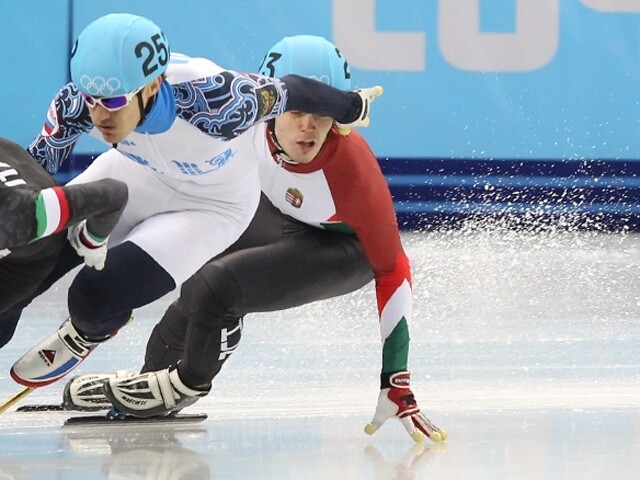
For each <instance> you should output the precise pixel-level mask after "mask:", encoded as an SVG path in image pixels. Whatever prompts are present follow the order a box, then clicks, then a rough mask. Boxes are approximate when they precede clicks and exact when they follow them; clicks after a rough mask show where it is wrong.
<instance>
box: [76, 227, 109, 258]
mask: <svg viewBox="0 0 640 480" xmlns="http://www.w3.org/2000/svg"><path fill="white" fill-rule="evenodd" d="M107 240H108V237H107V238H98V237H96V236H95V235H92V234H91V233H90V232H89V230H87V221H86V220H83V221H82V222H80V223H78V224H76V225H74V226H73V227H71V229H70V231H69V241H70V242H71V245H72V246H73V248H75V250H76V252H78V255H80V256H81V257H83V258H84V263H85V264H86V265H88V266H90V267H93V268H95V269H96V270H102V269H103V268H104V262H105V260H106V258H107Z"/></svg>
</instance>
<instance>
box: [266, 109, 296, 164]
mask: <svg viewBox="0 0 640 480" xmlns="http://www.w3.org/2000/svg"><path fill="white" fill-rule="evenodd" d="M267 140H268V143H269V151H270V152H271V155H272V156H273V158H274V159H275V160H276V161H277V162H285V163H288V164H290V165H299V162H296V161H294V160H291V158H290V157H289V155H287V152H285V151H284V150H283V149H282V147H281V146H280V144H279V143H278V137H276V131H275V119H272V120H269V122H268V123H267Z"/></svg>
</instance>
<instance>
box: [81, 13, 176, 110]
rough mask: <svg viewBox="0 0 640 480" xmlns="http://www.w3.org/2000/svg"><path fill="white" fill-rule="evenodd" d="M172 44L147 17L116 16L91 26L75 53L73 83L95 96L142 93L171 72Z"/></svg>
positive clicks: (107, 17) (96, 21)
mask: <svg viewBox="0 0 640 480" xmlns="http://www.w3.org/2000/svg"><path fill="white" fill-rule="evenodd" d="M169 52H170V50H169V42H168V41H167V39H166V38H165V36H164V33H162V30H160V28H159V27H158V26H157V25H156V24H155V23H153V22H152V21H151V20H148V19H147V18H144V17H139V16H137V15H131V14H129V13H112V14H109V15H105V16H104V17H100V18H98V19H97V20H94V21H93V22H92V23H90V24H89V25H88V26H87V27H86V28H85V29H84V30H83V31H82V32H81V33H80V35H79V36H78V39H77V40H76V43H75V45H74V46H73V51H72V52H71V80H73V83H74V84H75V85H76V87H78V89H79V90H80V91H81V92H83V93H86V94H88V95H92V96H95V97H112V96H115V95H123V94H125V93H130V92H134V91H136V90H138V89H139V88H141V87H143V86H144V85H146V84H147V83H149V82H151V81H152V80H153V79H154V78H156V77H158V76H159V75H161V74H162V73H164V71H165V70H166V69H167V65H168V64H169Z"/></svg>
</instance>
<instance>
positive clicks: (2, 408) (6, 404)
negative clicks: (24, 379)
mask: <svg viewBox="0 0 640 480" xmlns="http://www.w3.org/2000/svg"><path fill="white" fill-rule="evenodd" d="M35 389H36V387H24V388H23V389H22V390H20V391H19V392H18V393H16V394H15V395H14V396H13V397H11V398H10V399H9V400H7V401H6V402H4V403H3V404H2V405H0V413H4V412H6V411H7V410H9V409H10V408H11V407H13V406H14V405H15V404H16V403H18V402H19V401H20V400H22V399H23V398H24V397H26V396H27V395H29V394H30V393H31V392H33V391H34V390H35Z"/></svg>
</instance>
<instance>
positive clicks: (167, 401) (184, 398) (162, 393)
mask: <svg viewBox="0 0 640 480" xmlns="http://www.w3.org/2000/svg"><path fill="white" fill-rule="evenodd" d="M208 393H209V390H206V391H202V390H193V389H192V388H189V387H187V386H186V385H185V384H184V383H182V380H180V377H179V376H178V370H177V368H175V367H173V368H172V369H171V370H170V369H168V368H167V369H165V370H159V371H157V372H148V373H141V374H139V375H134V376H132V377H128V378H125V379H117V378H112V379H110V380H108V381H107V382H105V384H104V394H105V396H106V397H107V398H108V399H109V400H110V401H111V403H113V406H114V407H115V409H116V410H118V411H119V412H124V413H125V414H127V415H132V416H134V417H142V418H146V417H155V416H159V415H168V414H170V413H173V412H177V411H179V410H182V409H183V408H185V407H188V406H189V405H192V404H194V403H195V402H196V401H197V400H198V399H199V398H200V397H204V396H205V395H207V394H208Z"/></svg>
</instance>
